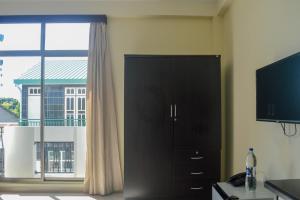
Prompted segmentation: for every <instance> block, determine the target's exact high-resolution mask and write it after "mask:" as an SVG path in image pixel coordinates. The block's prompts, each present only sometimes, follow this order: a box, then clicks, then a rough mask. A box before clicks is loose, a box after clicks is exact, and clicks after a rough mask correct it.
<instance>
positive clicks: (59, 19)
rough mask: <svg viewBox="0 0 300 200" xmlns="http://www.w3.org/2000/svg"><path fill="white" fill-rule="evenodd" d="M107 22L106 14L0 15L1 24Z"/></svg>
mask: <svg viewBox="0 0 300 200" xmlns="http://www.w3.org/2000/svg"><path fill="white" fill-rule="evenodd" d="M41 22H45V23H91V22H103V23H107V17H106V15H7V16H0V24H6V23H10V24H14V23H16V24H18V23H20V24H21V23H41Z"/></svg>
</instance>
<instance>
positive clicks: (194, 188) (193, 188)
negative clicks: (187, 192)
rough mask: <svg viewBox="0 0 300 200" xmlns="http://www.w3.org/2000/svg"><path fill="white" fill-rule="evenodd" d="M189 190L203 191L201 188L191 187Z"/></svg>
mask: <svg viewBox="0 0 300 200" xmlns="http://www.w3.org/2000/svg"><path fill="white" fill-rule="evenodd" d="M190 189H191V190H203V187H191V188H190Z"/></svg>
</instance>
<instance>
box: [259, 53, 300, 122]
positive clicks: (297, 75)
mask: <svg viewBox="0 0 300 200" xmlns="http://www.w3.org/2000/svg"><path fill="white" fill-rule="evenodd" d="M256 120H257V121H271V122H282V123H300V52H299V53H297V54H294V55H292V56H289V57H287V58H284V59H282V60H279V61H277V62H275V63H272V64H270V65H267V66H265V67H263V68H261V69H258V70H256Z"/></svg>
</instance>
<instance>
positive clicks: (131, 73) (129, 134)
mask: <svg viewBox="0 0 300 200" xmlns="http://www.w3.org/2000/svg"><path fill="white" fill-rule="evenodd" d="M220 92H221V91H220V56H216V55H203V56H202V55H201V56H150V55H126V56H125V191H124V196H125V199H128V200H129V199H153V200H158V199H182V200H189V199H197V200H209V199H211V185H212V183H215V182H217V181H219V178H220V151H221V149H220V147H221V145H220V142H221V141H220V139H221V134H220V132H221V130H220V129H221V128H220V127H221V120H220V119H221V103H220Z"/></svg>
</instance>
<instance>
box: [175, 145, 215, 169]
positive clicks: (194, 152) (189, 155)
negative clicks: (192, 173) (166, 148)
mask: <svg viewBox="0 0 300 200" xmlns="http://www.w3.org/2000/svg"><path fill="white" fill-rule="evenodd" d="M217 156H218V154H217V153H216V152H207V151H203V150H198V149H177V150H175V162H176V164H199V165H200V166H202V165H205V164H207V163H212V162H214V160H216V157H217Z"/></svg>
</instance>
